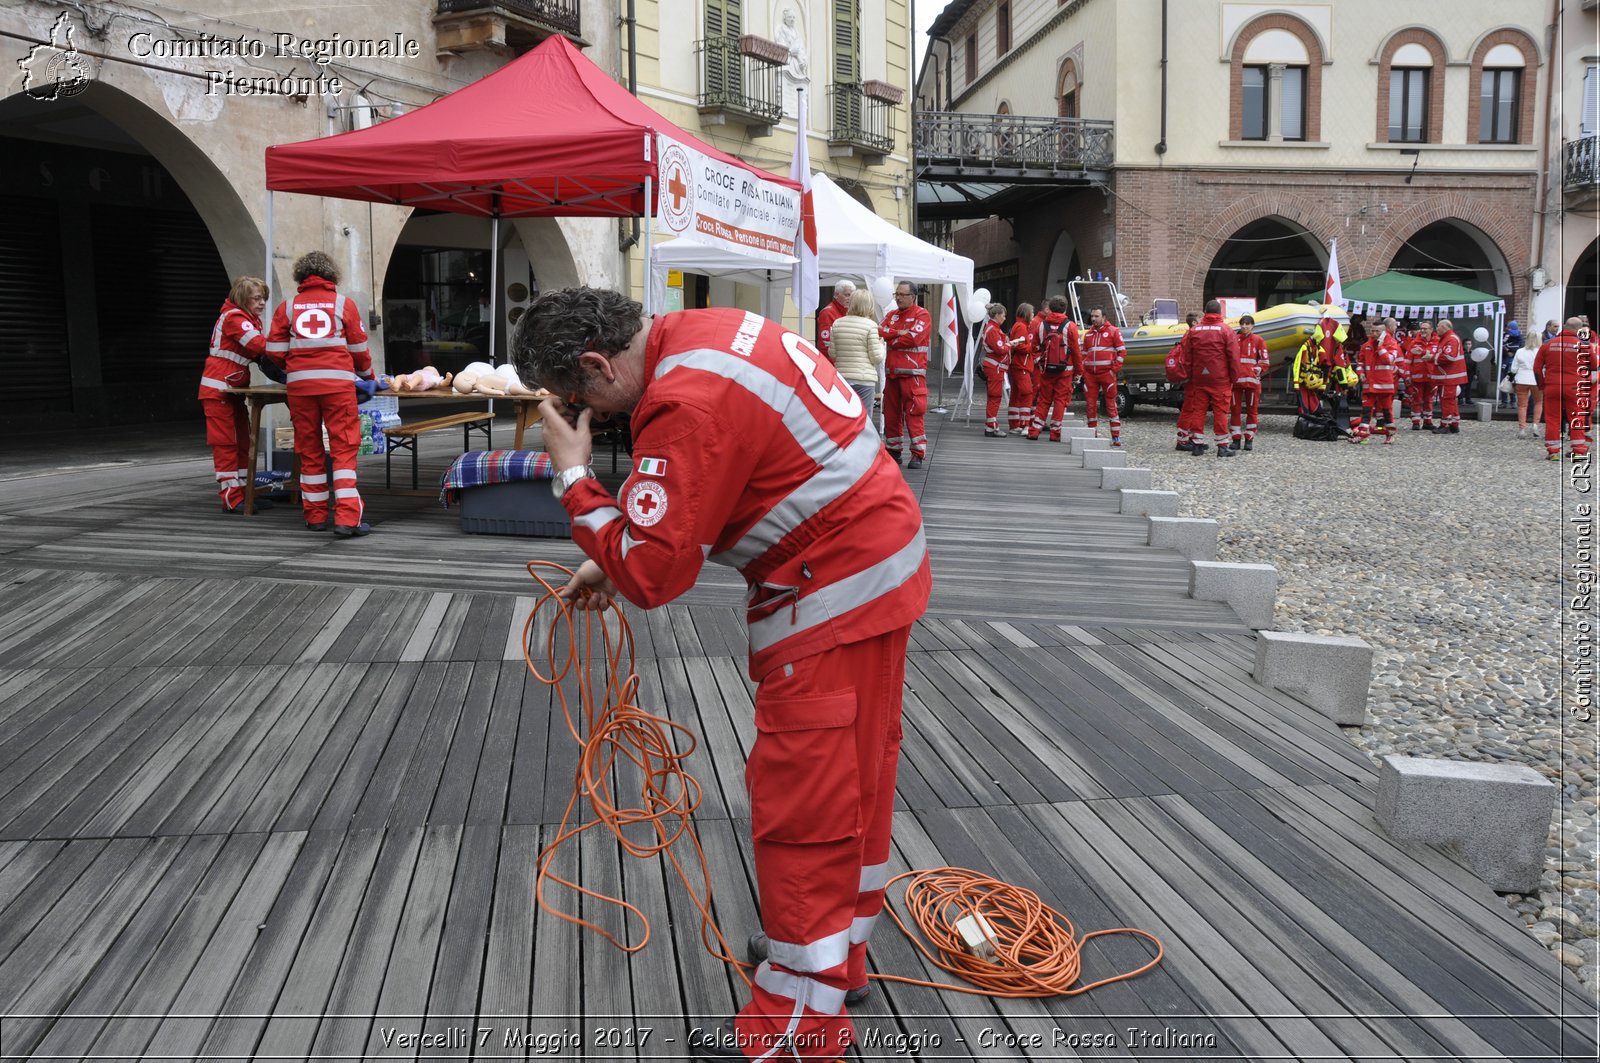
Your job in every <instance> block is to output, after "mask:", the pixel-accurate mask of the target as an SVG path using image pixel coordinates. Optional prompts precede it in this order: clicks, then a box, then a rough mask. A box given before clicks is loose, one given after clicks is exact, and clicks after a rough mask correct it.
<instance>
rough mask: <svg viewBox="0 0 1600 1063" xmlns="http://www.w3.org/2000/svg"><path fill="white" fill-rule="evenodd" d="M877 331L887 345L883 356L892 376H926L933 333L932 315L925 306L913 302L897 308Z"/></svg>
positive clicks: (888, 372)
mask: <svg viewBox="0 0 1600 1063" xmlns="http://www.w3.org/2000/svg"><path fill="white" fill-rule="evenodd" d="M878 335H880V336H882V337H883V342H884V343H885V344H886V345H887V346H888V348H889V353H888V355H887V356H886V357H885V358H884V360H883V369H884V372H885V373H887V374H888V375H889V376H927V375H928V341H929V340H930V339H931V338H932V336H933V318H931V317H929V316H928V312H927V311H926V310H924V309H922V307H920V306H918V305H916V304H915V303H912V304H911V305H910V306H908V307H906V308H905V309H904V310H901V309H898V308H896V309H894V310H891V311H889V313H888V314H887V315H886V316H885V317H884V319H883V324H881V325H879V326H878Z"/></svg>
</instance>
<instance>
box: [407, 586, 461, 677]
mask: <svg viewBox="0 0 1600 1063" xmlns="http://www.w3.org/2000/svg"><path fill="white" fill-rule="evenodd" d="M453 598H454V595H451V594H448V593H446V592H444V591H439V592H436V593H435V594H433V595H432V596H430V597H429V599H428V603H427V606H426V607H425V608H424V609H423V610H422V616H421V618H420V619H418V621H417V624H416V627H415V629H414V630H413V631H412V632H411V635H410V637H409V638H407V639H406V643H405V645H404V646H402V647H401V648H400V657H399V659H400V660H402V661H421V660H426V659H427V656H428V650H429V648H430V647H431V646H432V645H433V642H434V639H435V638H436V637H437V636H438V633H439V627H440V625H441V624H443V623H444V616H445V613H446V612H447V611H448V610H449V608H450V602H451V600H452V599H453Z"/></svg>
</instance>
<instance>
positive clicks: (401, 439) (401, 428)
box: [383, 410, 494, 491]
mask: <svg viewBox="0 0 1600 1063" xmlns="http://www.w3.org/2000/svg"><path fill="white" fill-rule="evenodd" d="M493 424H494V415H493V414H491V413H489V412H488V411H487V410H478V411H477V412H475V413H452V414H447V415H446V416H444V417H430V418H429V419H428V420H426V421H411V422H409V423H407V424H402V425H398V426H396V427H394V428H385V429H384V430H383V436H384V440H385V441H386V443H387V444H388V446H387V449H386V450H385V452H384V459H383V486H384V487H385V488H390V487H393V486H394V482H393V479H392V476H391V462H392V460H393V458H394V452H395V451H397V450H409V451H411V489H412V490H413V491H415V490H417V437H418V436H420V435H423V434H425V433H427V432H437V431H439V430H440V429H443V428H454V427H455V426H456V425H460V426H461V449H462V450H463V451H467V450H471V449H472V433H473V432H482V433H483V446H484V449H485V450H493V449H494V447H493V446H492V445H491V443H490V430H491V427H492V426H493Z"/></svg>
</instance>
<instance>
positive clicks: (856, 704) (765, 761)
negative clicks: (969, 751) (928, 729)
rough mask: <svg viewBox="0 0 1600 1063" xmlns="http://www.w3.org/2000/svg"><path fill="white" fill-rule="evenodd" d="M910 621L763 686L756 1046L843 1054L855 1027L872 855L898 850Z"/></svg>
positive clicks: (874, 903) (742, 1028) (812, 1056)
mask: <svg viewBox="0 0 1600 1063" xmlns="http://www.w3.org/2000/svg"><path fill="white" fill-rule="evenodd" d="M909 635H910V628H909V627H905V628H901V629H899V630H897V631H893V632H889V633H887V634H884V635H879V636H876V637H874V638H870V639H864V640H861V641H859V642H853V643H848V644H846V645H843V646H837V647H834V648H833V649H830V650H826V651H824V652H822V653H819V654H816V655H814V656H812V657H807V658H803V659H802V660H799V661H795V662H793V664H792V666H791V667H792V668H793V672H792V673H790V674H785V673H788V672H789V671H790V670H789V668H787V667H786V668H782V669H778V670H776V671H774V672H772V673H769V674H768V675H766V676H764V677H762V679H761V682H760V686H759V687H758V689H757V693H756V742H755V745H754V746H753V747H752V749H751V752H750V761H749V764H748V765H747V767H746V770H745V785H746V786H747V788H748V789H749V792H750V808H751V833H752V835H753V838H754V848H755V866H756V879H757V882H758V884H759V888H760V893H761V917H762V929H764V930H765V931H766V934H767V938H768V940H769V942H770V944H769V952H768V959H767V961H766V962H765V963H763V964H762V965H761V967H759V968H758V969H757V972H756V976H755V986H754V988H753V990H752V997H751V1001H750V1003H749V1004H748V1005H747V1006H746V1007H745V1008H744V1009H742V1010H741V1011H740V1012H739V1015H738V1017H737V1026H738V1030H739V1033H740V1035H741V1038H742V1042H743V1046H744V1049H745V1052H746V1055H747V1056H749V1057H750V1058H752V1059H757V1058H761V1057H762V1055H763V1053H764V1052H769V1051H771V1050H772V1049H774V1048H776V1047H777V1046H779V1044H780V1043H787V1044H789V1045H790V1046H791V1048H789V1049H780V1050H778V1051H776V1052H773V1053H772V1054H771V1055H770V1056H768V1057H767V1058H773V1059H789V1058H794V1057H798V1058H800V1059H803V1060H833V1059H836V1058H838V1057H839V1056H840V1055H842V1054H844V1050H845V1048H846V1047H847V1046H848V1045H849V1044H850V1043H851V1042H852V1041H853V1040H854V1036H855V1032H854V1028H853V1026H852V1025H851V1023H850V1019H849V1017H848V1015H846V1014H845V1012H844V993H845V990H847V989H848V988H850V987H851V986H852V985H858V984H860V983H861V982H863V981H865V971H866V967H865V964H866V943H865V938H864V931H865V930H866V929H868V928H869V927H870V920H871V918H872V917H875V916H876V915H877V914H878V910H879V909H880V908H881V907H882V901H883V893H882V883H883V880H884V879H883V877H882V876H881V875H877V874H873V875H868V874H864V869H866V868H874V867H879V866H880V865H886V864H887V862H888V858H889V832H890V826H891V823H892V817H893V814H894V779H895V770H896V767H897V766H898V763H899V748H900V723H899V721H900V706H901V697H902V690H903V686H904V681H905V651H906V643H907V640H908V638H909ZM802 720H810V721H812V722H813V723H814V726H812V727H810V728H804V729H794V725H795V724H796V723H798V722H800V721H802ZM867 886H874V887H875V888H874V889H872V890H870V891H868V892H863V889H864V887H867ZM863 920H867V922H863ZM791 964H792V965H793V966H791ZM852 976H854V977H853V978H852ZM785 1038H787V1039H788V1040H787V1042H785Z"/></svg>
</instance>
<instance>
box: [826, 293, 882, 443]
mask: <svg viewBox="0 0 1600 1063" xmlns="http://www.w3.org/2000/svg"><path fill="white" fill-rule="evenodd" d="M828 353H829V354H830V355H831V356H832V357H833V364H834V367H835V368H836V369H838V370H839V375H840V376H842V377H844V379H845V383H847V384H849V385H850V386H851V387H852V388H854V389H855V392H856V394H857V395H860V396H861V401H862V403H864V404H865V405H866V407H867V409H868V411H871V409H872V399H873V396H874V395H875V394H876V393H877V390H878V366H880V365H882V364H883V355H884V347H883V339H882V338H881V337H880V336H879V335H878V308H877V305H876V304H875V303H874V302H873V299H872V293H871V292H869V291H868V290H867V289H866V288H857V289H856V293H855V294H854V295H852V296H851V297H850V310H849V312H848V313H846V314H845V315H844V317H841V318H839V319H838V320H836V321H834V323H833V334H832V336H831V338H830V339H829V342H828ZM871 420H872V422H873V423H874V424H876V423H877V418H876V417H873V418H871Z"/></svg>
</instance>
